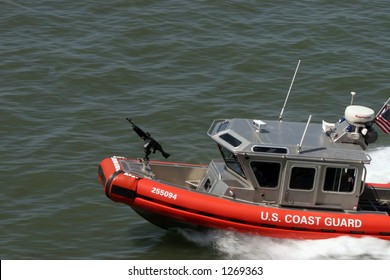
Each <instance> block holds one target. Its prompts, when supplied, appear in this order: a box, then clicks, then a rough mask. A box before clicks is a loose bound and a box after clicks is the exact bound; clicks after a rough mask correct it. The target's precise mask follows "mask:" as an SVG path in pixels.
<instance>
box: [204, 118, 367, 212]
mask: <svg viewBox="0 0 390 280" xmlns="http://www.w3.org/2000/svg"><path fill="white" fill-rule="evenodd" d="M366 128H368V129H369V128H370V127H369V126H367V125H363V124H359V123H354V124H353V125H352V126H351V125H350V123H349V122H348V123H347V122H345V123H343V124H334V125H333V124H328V123H326V122H323V123H322V125H321V124H311V123H309V122H308V123H307V124H305V123H297V122H285V121H261V120H253V119H238V118H237V119H223V120H215V121H214V122H213V124H212V125H211V126H210V128H209V130H208V135H209V137H210V138H211V139H212V140H214V141H215V142H216V143H217V146H218V148H219V150H220V152H221V154H222V157H223V161H222V160H214V161H212V162H211V164H210V165H209V167H208V169H207V172H206V174H205V176H204V177H203V179H202V181H201V182H200V183H199V184H198V190H199V191H206V192H209V193H210V194H215V195H219V196H224V197H225V198H228V199H234V200H236V201H240V200H242V201H243V202H244V201H245V202H252V203H254V204H269V205H275V206H281V207H283V206H284V207H297V208H302V207H304V208H312V209H316V208H318V209H329V210H346V211H349V210H351V211H353V210H356V209H357V205H358V201H359V196H360V194H361V193H362V192H363V191H364V186H365V183H364V182H365V177H366V169H365V164H368V163H370V157H369V156H368V155H367V154H366V153H365V152H364V150H365V148H366V147H367V142H370V141H371V140H370V138H369V136H370V137H371V138H375V134H373V133H371V134H370V133H369V134H367V131H364V129H366ZM362 130H363V132H362Z"/></svg>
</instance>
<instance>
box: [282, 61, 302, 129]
mask: <svg viewBox="0 0 390 280" xmlns="http://www.w3.org/2000/svg"><path fill="white" fill-rule="evenodd" d="M299 64H301V60H298V64H297V67H296V68H295V73H294V76H293V78H292V80H291V84H290V88H289V89H288V92H287V96H286V99H285V100H284V105H283V108H282V111H281V112H280V115H279V121H280V122H281V121H282V116H283V112H284V108H285V107H286V104H287V100H288V97H289V95H290V92H291V88H292V86H293V84H294V80H295V76H296V75H297V72H298V68H299Z"/></svg>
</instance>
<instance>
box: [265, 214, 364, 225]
mask: <svg viewBox="0 0 390 280" xmlns="http://www.w3.org/2000/svg"><path fill="white" fill-rule="evenodd" d="M260 220H261V221H267V222H273V223H286V224H292V225H309V226H326V227H348V228H360V227H361V226H362V221H361V220H360V219H347V218H337V217H323V216H315V215H297V214H279V213H276V212H271V211H261V212H260Z"/></svg>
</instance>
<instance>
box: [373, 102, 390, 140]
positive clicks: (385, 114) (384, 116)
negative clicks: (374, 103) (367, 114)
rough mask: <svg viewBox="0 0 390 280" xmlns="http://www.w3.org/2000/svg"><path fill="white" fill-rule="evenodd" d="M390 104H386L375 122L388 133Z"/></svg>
mask: <svg viewBox="0 0 390 280" xmlns="http://www.w3.org/2000/svg"><path fill="white" fill-rule="evenodd" d="M389 116H390V106H388V105H387V106H385V107H384V108H383V110H382V111H381V112H380V113H379V114H378V116H377V117H376V118H375V123H376V124H377V125H378V126H379V128H380V129H382V131H383V132H384V133H386V134H390V117H389Z"/></svg>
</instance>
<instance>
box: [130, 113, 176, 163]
mask: <svg viewBox="0 0 390 280" xmlns="http://www.w3.org/2000/svg"><path fill="white" fill-rule="evenodd" d="M126 120H128V121H129V123H131V125H132V126H133V130H134V131H135V133H137V134H138V136H139V137H141V138H142V139H143V140H144V141H145V143H144V146H143V147H144V152H145V157H144V161H147V162H148V161H149V155H150V154H151V152H153V154H154V153H155V152H156V151H159V152H160V153H161V154H162V155H163V157H164V158H168V157H169V156H170V154H168V153H166V152H164V150H163V148H162V146H161V145H160V144H159V143H158V142H157V141H156V140H154V139H153V138H152V137H151V136H150V133H149V132H145V131H143V130H142V129H141V128H139V127H138V126H137V125H135V124H134V123H133V122H132V120H131V119H129V118H126Z"/></svg>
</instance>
